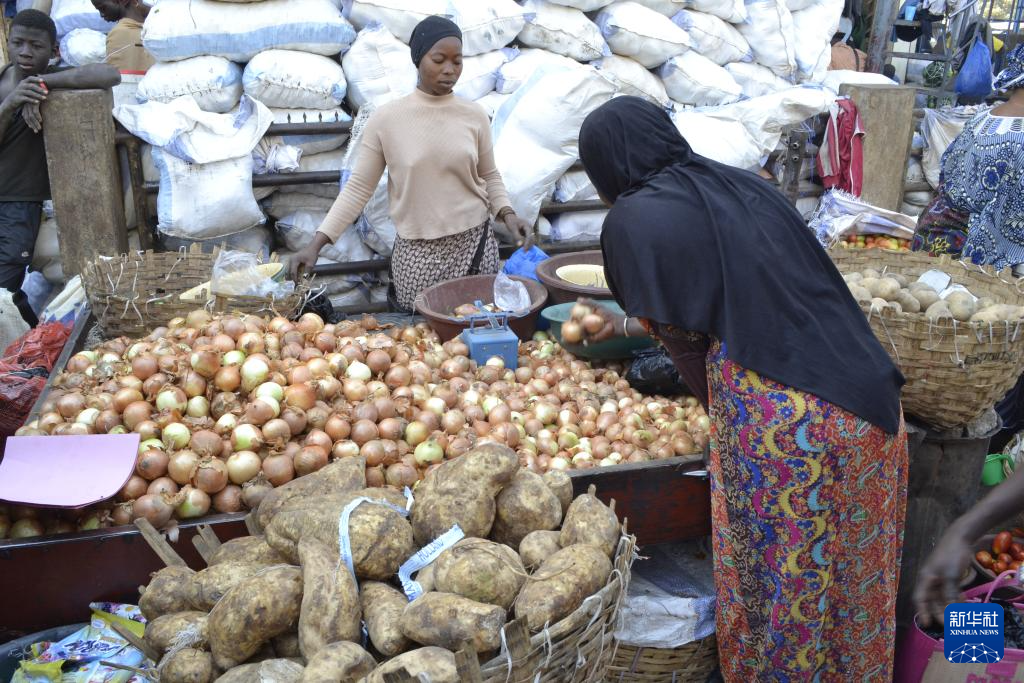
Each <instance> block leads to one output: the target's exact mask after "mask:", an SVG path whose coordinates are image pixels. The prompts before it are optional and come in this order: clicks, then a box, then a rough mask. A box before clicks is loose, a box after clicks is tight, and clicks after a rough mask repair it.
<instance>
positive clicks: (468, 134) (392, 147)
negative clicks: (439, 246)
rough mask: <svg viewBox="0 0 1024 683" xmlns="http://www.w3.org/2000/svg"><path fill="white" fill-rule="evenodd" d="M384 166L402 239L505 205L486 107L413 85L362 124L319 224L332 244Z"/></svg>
mask: <svg viewBox="0 0 1024 683" xmlns="http://www.w3.org/2000/svg"><path fill="white" fill-rule="evenodd" d="M385 166H387V169H388V199H389V201H390V213H391V219H392V220H393V221H394V222H395V227H396V228H397V229H398V234H399V235H400V236H401V237H403V238H404V239H410V240H413V239H416V240H418V239H437V238H440V237H447V236H449V235H454V234H457V233H460V232H464V231H466V230H468V229H470V228H474V227H476V226H478V225H480V224H481V223H483V222H484V221H486V220H487V219H488V217H489V216H490V215H497V213H498V212H499V211H500V210H501V209H503V208H505V207H506V206H511V203H510V202H509V198H508V192H506V191H505V185H504V183H502V181H501V174H500V173H498V169H497V167H496V166H495V165H494V149H493V142H492V140H491V124H490V121H489V120H488V118H487V113H486V112H484V110H483V108H482V107H481V106H480V105H478V104H476V103H475V102H471V101H469V100H465V99H462V98H460V97H456V96H455V95H443V96H441V97H435V96H433V95H428V94H427V93H425V92H423V91H422V90H420V89H419V88H417V89H416V90H414V91H413V93H412V94H411V95H407V96H406V97H403V98H401V99H399V100H395V101H393V102H389V103H387V104H385V105H383V106H382V107H381V108H380V109H378V110H377V111H375V112H374V113H373V114H372V115H371V116H370V119H369V121H368V122H367V123H366V128H364V129H363V136H362V142H361V147H360V148H359V156H358V157H357V159H356V165H355V168H354V169H353V170H352V176H351V177H350V178H349V181H348V183H346V184H345V188H344V190H342V192H341V194H339V195H338V198H337V199H336V200H335V201H334V205H333V206H332V207H331V210H330V211H329V212H328V214H327V218H326V219H324V222H323V224H322V225H321V226H320V229H319V231H320V232H322V233H324V234H325V235H327V237H329V238H330V239H331V241H332V242H334V241H336V240H337V239H338V237H340V236H341V234H342V233H343V232H344V231H345V230H346V229H347V228H348V227H349V226H350V225H351V224H352V223H353V222H354V221H355V220H356V219H357V218H358V217H359V214H360V213H361V212H362V210H363V208H364V207H365V206H366V203H367V202H368V201H369V200H370V197H371V196H373V191H374V190H375V189H376V187H377V183H378V182H379V181H380V178H381V175H382V174H383V173H384V167H385Z"/></svg>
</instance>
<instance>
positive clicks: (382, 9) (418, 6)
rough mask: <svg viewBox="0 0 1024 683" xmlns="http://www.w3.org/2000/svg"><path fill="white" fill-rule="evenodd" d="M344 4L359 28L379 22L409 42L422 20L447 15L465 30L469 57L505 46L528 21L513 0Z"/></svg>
mask: <svg viewBox="0 0 1024 683" xmlns="http://www.w3.org/2000/svg"><path fill="white" fill-rule="evenodd" d="M342 7H343V9H344V12H345V16H347V17H348V18H349V19H351V20H352V23H353V24H355V26H356V28H359V29H364V28H367V27H369V26H370V25H372V24H374V23H378V24H381V25H383V26H385V27H387V29H388V30H389V31H390V32H391V33H392V34H394V35H395V36H396V37H397V38H398V39H399V40H401V41H402V42H403V43H406V44H408V43H409V38H410V37H411V36H412V30H413V29H414V28H415V27H416V24H418V23H419V22H420V21H422V20H423V19H425V18H426V17H428V16H431V15H434V14H442V15H446V16H448V17H450V18H451V19H452V21H454V22H455V23H456V24H458V25H459V28H460V29H462V51H463V54H464V55H465V56H468V57H471V56H473V55H479V54H483V53H484V52H491V51H493V50H497V49H500V48H502V47H505V46H506V45H508V44H509V43H511V42H512V41H513V40H514V39H515V37H516V35H517V34H518V33H519V32H520V31H521V30H523V26H524V24H525V23H526V17H525V16H524V12H523V9H522V8H521V7H520V6H519V5H517V4H516V3H515V2H513V0H342Z"/></svg>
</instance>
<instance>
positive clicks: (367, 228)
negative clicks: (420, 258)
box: [353, 171, 398, 256]
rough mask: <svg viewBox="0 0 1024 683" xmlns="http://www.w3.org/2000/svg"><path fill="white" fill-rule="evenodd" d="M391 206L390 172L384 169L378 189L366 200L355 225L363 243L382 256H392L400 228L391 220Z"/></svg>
mask: <svg viewBox="0 0 1024 683" xmlns="http://www.w3.org/2000/svg"><path fill="white" fill-rule="evenodd" d="M390 206H391V204H390V200H389V198H388V173H387V171H384V175H383V176H381V179H380V181H379V182H378V183H377V189H376V190H374V192H373V196H372V197H370V201H368V202H366V206H365V207H363V212H362V213H361V214H360V215H359V218H358V219H356V223H355V225H354V226H353V228H354V229H355V230H356V231H357V232H358V233H359V237H360V238H361V239H362V240H363V244H365V245H366V246H368V247H369V248H370V249H372V250H373V251H375V252H377V253H378V254H380V255H381V256H391V252H393V251H394V250H395V237H396V236H397V235H398V228H396V227H395V222H394V221H393V220H391V212H390V210H389V208H390Z"/></svg>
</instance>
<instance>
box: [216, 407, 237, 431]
mask: <svg viewBox="0 0 1024 683" xmlns="http://www.w3.org/2000/svg"><path fill="white" fill-rule="evenodd" d="M237 426H238V418H237V417H235V415H234V413H224V414H223V415H221V416H220V418H218V419H217V422H216V424H214V426H213V428H214V430H215V431H216V432H217V434H218V435H221V436H224V435H227V434H230V433H231V432H232V431H234V429H235V427H237Z"/></svg>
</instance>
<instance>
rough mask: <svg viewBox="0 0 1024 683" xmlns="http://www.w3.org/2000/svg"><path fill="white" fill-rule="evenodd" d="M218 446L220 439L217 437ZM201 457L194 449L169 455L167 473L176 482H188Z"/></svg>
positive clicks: (182, 483)
mask: <svg viewBox="0 0 1024 683" xmlns="http://www.w3.org/2000/svg"><path fill="white" fill-rule="evenodd" d="M217 444H218V446H219V445H220V439H219V438H218V439H217ZM199 460H200V457H199V456H198V455H197V454H196V453H195V452H194V451H189V450H185V451H178V452H176V453H172V454H171V455H170V456H168V460H167V474H168V476H170V478H171V479H172V480H173V481H174V483H176V484H181V485H184V484H187V483H189V482H190V481H192V472H193V470H195V468H196V465H198V464H199Z"/></svg>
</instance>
